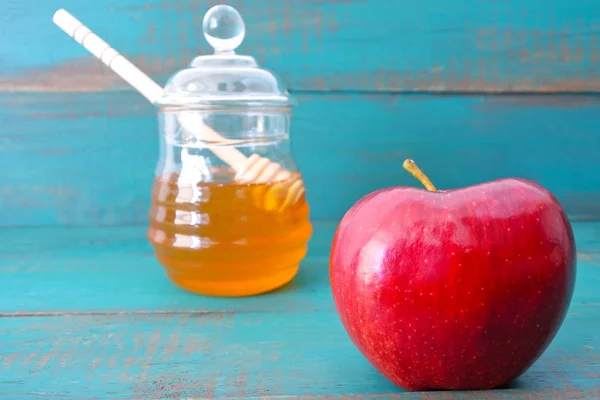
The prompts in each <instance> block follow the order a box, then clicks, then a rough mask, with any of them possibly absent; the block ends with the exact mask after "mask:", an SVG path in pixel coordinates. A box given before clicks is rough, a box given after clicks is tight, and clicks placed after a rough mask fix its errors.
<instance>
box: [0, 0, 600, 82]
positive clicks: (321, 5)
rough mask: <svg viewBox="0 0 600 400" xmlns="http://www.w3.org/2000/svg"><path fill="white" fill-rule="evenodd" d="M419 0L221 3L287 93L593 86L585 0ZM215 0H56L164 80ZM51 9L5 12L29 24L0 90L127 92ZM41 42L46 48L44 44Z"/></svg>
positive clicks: (5, 51) (11, 21)
mask: <svg viewBox="0 0 600 400" xmlns="http://www.w3.org/2000/svg"><path fill="white" fill-rule="evenodd" d="M429 2H430V3H431V4H428V3H427V2H425V3H423V2H420V3H414V2H411V1H408V0H402V1H397V2H380V3H378V4H377V6H376V7H375V6H373V5H372V3H370V2H359V1H347V2H331V1H323V2H321V1H303V0H290V1H285V2H282V1H279V0H267V1H258V0H248V1H244V2H242V1H239V2H237V3H232V4H233V5H234V6H235V5H236V4H237V7H238V8H239V10H240V12H241V13H242V15H243V17H244V19H245V21H246V24H247V35H246V40H245V42H244V44H243V45H242V47H241V48H240V52H242V53H245V54H251V55H254V56H256V57H257V58H258V61H259V62H260V64H262V65H264V66H265V67H267V68H269V69H272V70H274V71H276V72H277V73H278V74H279V75H281V76H282V78H283V79H284V81H285V82H286V83H287V84H288V86H289V87H290V88H291V89H292V90H294V91H306V90H308V91H330V90H348V91H374V92H380V91H385V92H390V91H393V92H431V91H433V92H440V91H443V92H446V91H450V92H475V93H480V92H492V93H503V92H545V93H552V92H569V93H571V92H579V91H584V92H600V80H599V79H598V73H597V72H598V68H600V64H599V53H600V46H599V45H598V36H599V35H600V29H599V27H600V17H598V13H597V12H596V11H597V7H598V5H597V3H596V2H595V1H594V0H581V1H578V2H577V3H576V4H571V3H569V2H564V1H562V0H547V1H541V0H536V1H528V2H516V1H512V2H504V1H502V2H501V1H494V2H483V1H479V0H467V1H466V2H462V3H461V7H460V8H457V7H456V6H455V3H453V2H449V1H443V2H439V1H435V0H429ZM216 3H218V2H217V1H212V0H211V1H195V0H191V1H190V0H174V1H171V2H165V1H160V0H146V1H138V0H129V1H123V2H120V3H119V4H118V5H112V4H110V5H107V4H100V3H96V2H88V3H81V2H78V1H76V0H64V1H63V3H61V6H64V7H65V8H67V9H69V10H71V11H72V12H73V13H74V14H75V15H76V16H78V17H80V19H82V20H83V21H89V22H88V24H89V25H90V27H91V28H92V29H93V30H95V31H96V32H98V33H99V34H100V35H101V36H102V37H104V38H106V40H107V41H108V42H109V43H111V44H112V45H113V46H115V47H116V48H117V49H118V50H120V51H121V52H122V53H123V54H124V55H126V56H127V57H129V58H131V59H132V60H133V61H134V62H135V63H137V64H138V65H139V66H140V67H141V68H142V69H143V70H145V71H147V72H148V73H149V74H150V75H151V76H153V77H154V78H155V79H157V80H158V81H159V82H160V83H164V81H165V79H166V78H167V77H168V76H169V75H171V74H172V73H173V72H175V70H176V69H179V68H183V67H184V66H186V65H187V64H188V63H189V62H190V61H191V60H192V58H193V57H195V56H196V55H199V54H206V53H207V52H209V51H210V49H209V46H208V45H207V44H206V43H205V41H204V39H203V37H202V29H201V23H202V16H203V14H204V12H205V11H206V10H208V8H209V7H210V6H212V5H214V4H216ZM55 7H56V6H55V5H53V4H52V3H51V2H46V3H43V4H38V3H34V2H31V1H24V2H21V3H18V4H17V3H15V4H13V5H12V7H11V8H10V9H9V10H8V17H7V18H8V19H7V20H6V24H4V25H5V29H7V31H11V32H12V31H18V29H19V27H21V26H30V25H32V24H35V25H36V30H35V31H31V32H35V33H31V34H27V35H0V59H3V60H4V62H3V63H2V66H0V91H9V92H15V91H16V92H27V91H30V92H38V91H42V92H47V91H52V92H74V91H79V92H81V91H101V90H121V89H123V88H126V87H127V86H126V85H125V84H124V83H123V82H121V81H120V80H119V79H118V78H116V77H114V76H112V73H111V72H109V71H107V70H105V69H103V66H102V65H100V63H99V62H97V61H95V60H92V59H91V58H89V57H87V56H88V54H86V52H85V50H83V49H81V48H79V46H78V45H77V44H75V43H74V42H73V41H72V40H71V39H69V38H68V37H66V35H64V33H62V32H60V31H59V30H58V29H57V28H56V27H55V26H53V25H52V24H51V23H50V22H49V20H50V17H51V15H52V13H53V12H54V10H55ZM5 14H6V13H5ZM40 19H43V20H44V21H47V23H43V24H40V23H39V20H40ZM116 26H119V27H122V28H121V29H115V27H116ZM21 36H23V37H22V38H21ZM45 40H52V43H53V45H52V46H44V43H45V42H44V41H45ZM32 47H35V48H36V51H35V52H34V53H35V56H32V55H31V54H32V51H31V48H32Z"/></svg>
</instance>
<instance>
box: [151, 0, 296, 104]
mask: <svg viewBox="0 0 600 400" xmlns="http://www.w3.org/2000/svg"><path fill="white" fill-rule="evenodd" d="M202 29H203V32H204V37H205V39H206V41H207V42H208V43H209V44H210V45H211V46H212V47H213V49H214V54H212V55H202V56H198V57H196V58H195V59H194V60H193V61H192V62H191V63H190V67H189V68H186V69H184V70H181V71H179V72H177V73H176V74H175V75H173V76H172V77H171V78H170V79H169V81H168V82H167V85H166V86H165V88H164V93H163V97H162V99H161V100H160V101H159V105H163V106H167V105H172V106H178V105H190V106H191V105H201V106H208V107H210V106H228V107H231V106H242V107H246V106H288V105H291V104H292V99H291V97H290V95H289V93H288V91H287V88H286V87H285V85H284V84H283V82H282V81H281V79H280V78H279V77H277V76H276V75H275V74H274V73H272V72H270V71H267V70H266V69H263V68H260V67H259V66H258V64H257V63H256V60H255V59H254V58H253V57H251V56H243V55H237V54H236V53H235V49H236V48H237V47H238V46H239V45H240V44H241V43H242V41H243V40H244V36H245V34H246V27H245V25H244V21H243V20H242V17H241V16H240V14H239V13H238V12H237V10H236V9H234V8H233V7H231V6H227V5H217V6H214V7H213V8H211V9H210V10H208V12H207V13H206V15H205V16H204V20H203V23H202Z"/></svg>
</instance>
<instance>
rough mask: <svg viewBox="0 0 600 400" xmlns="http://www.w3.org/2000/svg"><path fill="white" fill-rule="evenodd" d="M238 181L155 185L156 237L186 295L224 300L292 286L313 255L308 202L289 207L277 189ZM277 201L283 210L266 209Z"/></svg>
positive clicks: (151, 234) (152, 232)
mask: <svg viewBox="0 0 600 400" xmlns="http://www.w3.org/2000/svg"><path fill="white" fill-rule="evenodd" d="M223 175H225V174H223ZM289 179H298V177H291V178H289ZM231 181H232V179H222V181H216V182H208V183H196V184H189V183H183V184H181V183H178V175H176V174H175V175H172V176H170V177H169V178H168V179H164V178H156V179H155V182H154V187H153V190H152V207H151V211H150V229H149V230H148V238H149V240H150V242H151V243H152V245H153V246H154V248H155V252H156V257H157V259H158V260H159V262H160V263H161V264H162V265H163V266H164V267H165V269H166V272H167V274H168V276H169V277H170V279H171V280H172V281H173V282H175V283H176V284H177V285H178V286H180V287H182V288H184V289H187V290H190V291H193V292H197V293H203V294H208V295H218V296H244V295H250V294H258V293H262V292H265V291H269V290H272V289H274V288H277V287H279V286H281V285H283V284H285V283H287V282H289V281H290V280H291V279H292V278H293V277H294V276H295V275H296V272H297V271H298V266H299V264H300V262H301V260H302V259H303V258H304V256H305V254H306V251H307V241H308V239H309V238H310V235H311V231H312V228H311V224H310V222H309V219H308V217H309V208H308V204H307V203H306V199H305V197H304V195H302V197H301V198H299V199H298V200H297V201H295V202H294V203H293V204H290V205H286V206H285V207H281V206H282V205H283V204H282V203H283V202H284V198H283V197H284V194H285V193H273V194H271V193H272V192H273V189H275V191H277V190H278V189H277V187H276V184H275V183H274V182H271V183H250V184H239V183H233V182H231ZM279 183H280V184H281V183H285V182H279ZM279 186H286V185H279ZM270 195H272V196H275V197H278V196H279V197H280V201H279V207H277V208H273V209H266V207H265V206H266V202H267V201H268V199H266V197H267V196H270ZM274 201H275V202H277V200H274Z"/></svg>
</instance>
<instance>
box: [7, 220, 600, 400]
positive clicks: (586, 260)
mask: <svg viewBox="0 0 600 400" xmlns="http://www.w3.org/2000/svg"><path fill="white" fill-rule="evenodd" d="M335 227H336V224H335V223H325V222H317V223H316V224H315V233H316V234H315V237H314V240H313V241H312V242H311V245H310V252H309V256H308V257H307V259H306V262H305V263H304V264H303V265H302V268H301V272H300V274H299V276H298V277H297V279H296V280H295V281H296V282H295V283H292V284H291V285H289V286H288V287H287V288H284V289H283V290H281V291H278V292H274V293H270V294H266V295H263V296H257V297H252V298H244V299H215V298H209V297H203V296H195V295H188V294H186V293H184V292H183V291H181V290H178V289H175V288H173V287H172V286H170V284H169V283H168V281H167V280H166V277H164V276H162V274H160V273H159V271H158V269H159V267H158V266H157V264H156V263H155V262H154V261H153V260H152V259H151V255H150V249H149V247H148V246H147V245H146V244H145V239H144V237H143V234H144V231H143V229H142V228H113V227H106V228H94V229H91V228H82V229H71V228H47V229H25V228H23V229H4V230H1V231H0V235H1V236H0V242H2V243H3V246H2V247H1V248H0V274H1V276H2V280H0V307H1V309H0V312H1V314H0V397H5V398H10V399H17V400H18V399H28V398H48V399H58V398H64V399H92V398H93V399H109V398H110V399H115V398H127V399H131V398H133V399H159V398H160V399H164V398H198V399H200V398H201V399H223V398H228V399H248V398H250V399H259V398H260V399H272V400H283V399H286V400H288V399H306V400H308V399H311V400H312V399H340V400H341V399H344V400H348V399H352V400H358V399H382V398H383V399H398V400H400V399H411V400H412V399H414V400H416V399H419V400H420V399H429V400H438V399H439V400H442V399H456V400H467V399H468V400H472V399H499V400H509V399H511V400H512V399H540V400H558V399H592V398H598V397H599V396H600V335H598V332H599V331H600V326H599V324H600V296H599V295H598V291H597V288H598V286H599V285H600V240H599V238H598V234H599V233H600V223H592V222H585V223H575V224H574V231H575V238H576V242H577V245H578V250H579V251H581V253H580V254H579V255H578V271H577V274H578V275H577V279H576V288H575V294H574V297H573V301H572V303H571V307H570V309H569V312H568V315H567V318H566V320H565V323H564V324H563V326H562V328H561V329H560V331H559V333H558V335H557V337H556V338H555V340H554V341H553V342H552V344H551V346H550V347H549V348H548V350H547V351H546V352H545V353H544V355H543V356H542V358H541V359H540V360H538V361H537V362H536V363H535V364H534V365H533V366H532V367H531V368H530V370H529V371H528V372H527V373H526V374H525V375H524V376H523V377H522V378H520V379H519V380H517V381H516V382H514V383H512V384H511V385H510V386H509V387H508V388H506V389H502V390H497V391H483V392H452V393H449V392H431V393H425V392H424V393H404V392H402V391H401V390H399V389H397V388H396V387H394V386H392V385H391V384H390V383H389V382H388V381H387V380H386V379H385V378H383V377H382V376H381V375H380V374H379V373H378V372H377V371H375V370H374V369H373V368H372V366H371V365H370V364H369V363H368V362H367V361H366V360H365V358H364V357H363V356H362V355H361V354H360V353H359V352H358V350H357V349H356V348H355V347H354V345H353V344H352V343H351V341H350V340H349V338H348V336H347V334H346V333H345V331H344V330H343V327H342V325H341V324H340V322H339V318H338V316H337V314H336V313H335V310H334V306H333V301H332V299H331V295H330V288H329V285H328V273H327V257H324V256H323V255H325V254H327V253H328V251H329V243H330V240H331V237H332V235H333V232H334V229H335Z"/></svg>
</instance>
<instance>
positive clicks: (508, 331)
mask: <svg viewBox="0 0 600 400" xmlns="http://www.w3.org/2000/svg"><path fill="white" fill-rule="evenodd" d="M405 168H406V169H407V170H409V172H411V173H412V174H413V175H415V177H417V178H418V179H419V180H421V182H423V184H424V185H425V186H426V187H427V188H428V189H429V190H423V189H416V188H410V187H392V188H386V189H382V190H378V191H376V192H374V193H371V194H369V195H367V196H365V197H363V198H362V199H360V200H359V201H358V202H357V203H356V204H355V205H354V206H353V207H352V208H351V209H350V210H349V211H348V212H347V213H346V215H345V216H344V217H343V219H342V220H341V222H340V224H339V227H338V229H337V231H336V234H335V237H334V240H333V244H332V250H331V258H330V279H331V286H332V290H333V297H334V300H335V304H336V308H337V311H338V313H339V316H340V319H341V321H342V323H343V325H344V327H345V329H346V331H347V333H348V335H349V336H350V338H351V339H352V341H353V342H354V344H355V345H356V346H357V348H358V349H359V350H360V351H361V352H362V353H363V355H364V356H365V357H366V358H367V359H368V360H369V361H370V362H371V363H372V364H373V366H374V367H375V368H376V369H377V370H378V371H379V372H381V373H382V374H383V375H384V376H385V377H386V378H387V379H389V380H390V381H391V382H393V383H395V384H396V385H398V386H400V387H402V388H404V389H407V390H435V389H446V390H469V389H491V388H496V387H499V386H503V385H505V384H507V383H508V382H510V381H511V380H513V379H514V378H516V377H518V376H519V375H521V374H522V373H523V372H525V371H526V370H527V369H528V368H529V367H530V366H531V365H532V364H533V363H534V362H535V361H536V360H537V359H538V357H539V356H540V355H541V354H542V352H543V351H544V350H545V349H546V348H547V346H548V345H549V344H550V342H551V341H552V339H553V338H554V336H555V334H556V332H557V331H558V329H559V328H560V325H561V324H562V322H563V319H564V317H565V314H566V311H567V308H568V307H569V303H570V301H571V296H572V294H573V287H574V283H575V244H574V240H573V232H572V229H571V226H570V224H569V221H568V219H567V216H566V215H565V213H564V211H563V209H562V208H561V206H560V205H559V203H558V202H557V201H556V199H555V198H554V197H553V196H552V195H551V194H550V193H549V192H548V191H547V190H545V189H544V188H542V187H540V186H538V185H537V184H535V183H532V182H529V181H526V180H523V179H500V180H496V181H492V182H487V183H483V184H479V185H475V186H471V187H466V188H461V189H457V190H448V191H436V189H435V187H433V185H431V183H430V182H429V180H428V179H427V178H426V177H425V176H424V175H423V174H422V172H421V171H420V170H419V169H418V168H417V167H416V165H414V163H412V161H411V160H407V161H406V162H405Z"/></svg>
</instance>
